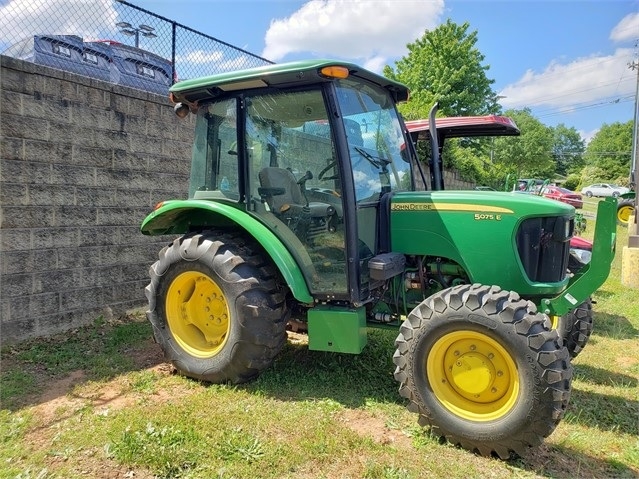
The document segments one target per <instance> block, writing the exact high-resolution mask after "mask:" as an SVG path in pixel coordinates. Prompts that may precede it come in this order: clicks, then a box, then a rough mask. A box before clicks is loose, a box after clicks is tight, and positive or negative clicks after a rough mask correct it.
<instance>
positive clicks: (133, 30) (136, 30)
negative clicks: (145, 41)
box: [115, 22, 157, 48]
mask: <svg viewBox="0 0 639 479" xmlns="http://www.w3.org/2000/svg"><path fill="white" fill-rule="evenodd" d="M115 26H116V27H118V28H119V29H120V33H123V34H124V35H127V36H129V37H133V36H134V37H135V48H140V35H142V36H143V37H146V38H155V37H157V35H156V34H155V33H153V32H154V31H155V28H153V27H150V26H148V25H145V24H140V25H138V26H137V27H134V26H133V25H131V24H130V23H129V22H118V23H116V24H115Z"/></svg>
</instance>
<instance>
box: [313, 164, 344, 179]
mask: <svg viewBox="0 0 639 479" xmlns="http://www.w3.org/2000/svg"><path fill="white" fill-rule="evenodd" d="M335 165H337V160H333V161H331V162H330V163H329V164H328V165H326V166H325V167H324V168H322V171H320V172H319V174H318V175H317V179H318V180H322V181H330V180H336V179H337V178H339V175H332V176H324V175H325V174H326V173H327V172H328V170H330V169H331V168H335Z"/></svg>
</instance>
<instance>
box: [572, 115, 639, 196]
mask: <svg viewBox="0 0 639 479" xmlns="http://www.w3.org/2000/svg"><path fill="white" fill-rule="evenodd" d="M632 127H633V122H632V120H631V121H628V122H626V123H620V122H615V123H613V124H611V125H608V124H604V125H603V126H602V127H601V129H600V130H599V131H598V132H597V134H596V135H595V136H594V137H593V138H592V140H590V143H588V146H587V147H586V151H585V153H584V160H585V162H586V165H587V166H590V167H591V168H589V169H588V170H587V171H588V172H589V174H588V176H587V177H584V176H583V175H582V182H583V184H588V183H590V182H591V181H608V182H612V183H620V184H626V185H627V184H628V181H629V176H630V162H631V157H632Z"/></svg>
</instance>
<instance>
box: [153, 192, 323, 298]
mask: <svg viewBox="0 0 639 479" xmlns="http://www.w3.org/2000/svg"><path fill="white" fill-rule="evenodd" d="M238 226H239V227H240V228H242V229H243V230H244V231H246V232H247V233H248V234H249V235H251V236H252V237H253V238H254V239H255V240H256V241H257V242H258V243H259V244H260V245H261V246H262V247H263V248H264V250H265V251H266V253H267V254H268V255H269V257H270V258H271V259H272V260H273V262H274V263H275V265H276V266H277V268H278V269H279V270H280V273H281V274H282V277H283V278H284V280H285V281H286V284H287V285H288V287H289V289H290V290H291V293H292V294H293V296H294V297H295V299H296V300H298V301H299V302H301V303H311V302H312V301H313V297H312V296H311V294H310V292H309V290H308V287H307V285H306V281H305V280H304V276H303V275H302V272H301V270H300V268H299V265H298V264H297V261H296V260H295V258H294V257H293V256H292V255H291V253H290V252H289V251H288V249H287V248H286V247H285V246H284V244H283V243H282V242H281V241H280V239H279V238H278V237H277V236H275V235H274V234H273V233H272V232H271V230H269V229H268V228H267V227H266V226H264V225H263V224H262V223H260V222H259V221H257V220H256V219H255V218H254V217H252V216H251V215H249V214H248V213H246V211H244V210H241V209H238V208H237V207H236V206H231V205H228V204H225V203H222V202H212V201H205V200H173V201H165V202H164V203H162V204H161V206H160V207H158V208H156V209H155V210H154V211H153V212H152V213H151V214H149V215H148V216H147V217H146V218H145V219H144V221H142V225H141V226H140V231H141V232H142V233H143V234H145V235H151V236H154V235H166V234H184V233H187V232H189V231H194V230H201V229H206V228H211V227H215V228H225V227H227V228H228V227H238Z"/></svg>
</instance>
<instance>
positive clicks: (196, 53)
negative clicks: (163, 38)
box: [176, 50, 224, 65]
mask: <svg viewBox="0 0 639 479" xmlns="http://www.w3.org/2000/svg"><path fill="white" fill-rule="evenodd" d="M223 58H224V54H223V53H222V52H220V51H217V50H215V51H212V52H206V51H204V50H193V51H191V52H189V53H187V54H186V55H177V56H176V60H177V61H181V62H189V63H194V64H198V65H199V64H203V63H213V62H219V61H221V60H222V59H223Z"/></svg>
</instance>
